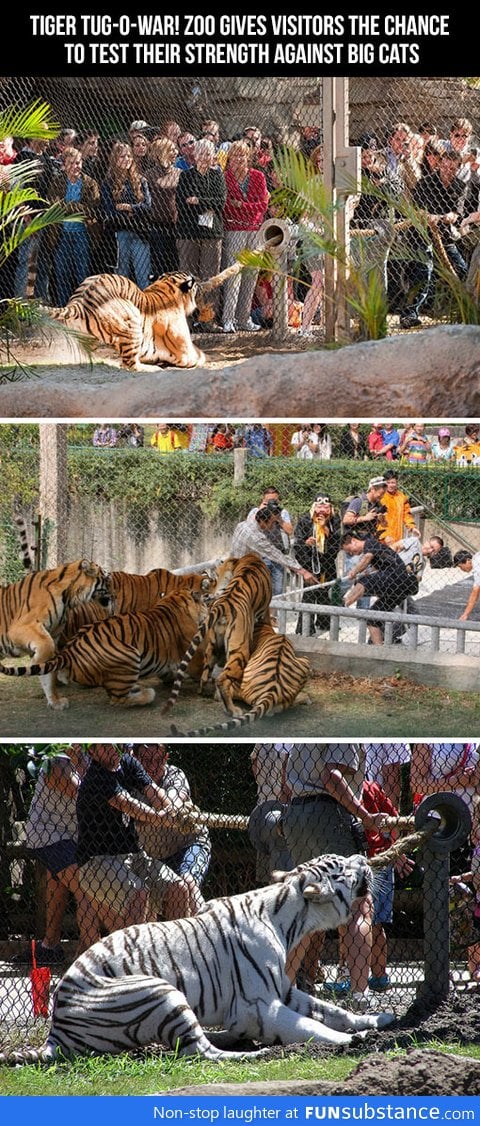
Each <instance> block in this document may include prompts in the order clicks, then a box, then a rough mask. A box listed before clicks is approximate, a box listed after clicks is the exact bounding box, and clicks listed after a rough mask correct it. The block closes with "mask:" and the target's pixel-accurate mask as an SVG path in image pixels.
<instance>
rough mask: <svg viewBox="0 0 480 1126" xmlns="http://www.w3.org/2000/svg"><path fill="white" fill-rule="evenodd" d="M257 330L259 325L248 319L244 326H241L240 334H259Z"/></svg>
mask: <svg viewBox="0 0 480 1126" xmlns="http://www.w3.org/2000/svg"><path fill="white" fill-rule="evenodd" d="M259 330H260V325H257V324H255V321H252V318H251V317H249V318H248V321H247V323H246V324H244V325H242V329H241V331H242V332H259Z"/></svg>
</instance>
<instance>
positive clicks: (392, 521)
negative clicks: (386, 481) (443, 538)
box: [377, 489, 415, 542]
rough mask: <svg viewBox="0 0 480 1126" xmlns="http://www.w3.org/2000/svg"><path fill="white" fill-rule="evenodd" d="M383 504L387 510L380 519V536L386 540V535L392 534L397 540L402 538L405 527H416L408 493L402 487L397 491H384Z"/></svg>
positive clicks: (393, 538)
mask: <svg viewBox="0 0 480 1126" xmlns="http://www.w3.org/2000/svg"><path fill="white" fill-rule="evenodd" d="M381 504H384V505H385V507H386V509H387V511H386V512H385V513H384V515H383V516H381V517H380V520H379V521H378V525H377V527H379V528H380V537H379V538H380V539H381V540H384V539H385V537H386V536H391V537H392V540H394V541H395V542H396V541H397V540H401V539H402V536H403V532H404V528H414V527H415V520H414V518H413V516H412V513H411V511H410V505H409V503H408V497H407V495H406V493H402V491H401V489H397V492H396V493H384V494H383V496H382V500H381Z"/></svg>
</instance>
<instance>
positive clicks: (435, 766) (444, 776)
mask: <svg viewBox="0 0 480 1126" xmlns="http://www.w3.org/2000/svg"><path fill="white" fill-rule="evenodd" d="M465 746H466V744H465V743H432V748H431V752H430V774H431V776H432V779H433V781H434V782H439V783H442V782H445V786H444V787H442V786H439V789H442V788H443V789H445V790H452V789H454V788H453V787H452V785H451V784H449V781H448V776H449V774H451V773H452V771H454V770H458V769H459V768H460V766H461V764H462V760H463V755H464V749H465ZM478 761H479V753H478V749H477V744H476V743H470V749H469V751H468V755H467V758H466V761H465V763H464V765H463V767H462V772H463V771H464V770H472V769H473V768H474V767H475V766H477V763H478ZM454 793H457V794H458V796H459V797H460V798H463V800H464V802H465V804H466V805H468V808H469V810H470V811H471V809H472V799H473V797H474V795H475V793H476V789H475V786H461V787H459V788H458V789H457V790H455V789H454Z"/></svg>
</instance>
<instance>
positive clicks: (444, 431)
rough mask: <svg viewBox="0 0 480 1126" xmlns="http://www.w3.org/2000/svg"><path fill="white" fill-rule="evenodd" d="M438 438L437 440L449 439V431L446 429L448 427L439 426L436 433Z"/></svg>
mask: <svg viewBox="0 0 480 1126" xmlns="http://www.w3.org/2000/svg"><path fill="white" fill-rule="evenodd" d="M438 437H439V438H449V437H450V431H449V429H448V426H441V427H440V430H439V431H438Z"/></svg>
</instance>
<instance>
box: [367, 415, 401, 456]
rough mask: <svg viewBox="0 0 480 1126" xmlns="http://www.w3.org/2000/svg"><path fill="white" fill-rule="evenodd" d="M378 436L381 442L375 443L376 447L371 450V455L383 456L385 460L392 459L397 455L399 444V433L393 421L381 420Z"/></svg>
mask: <svg viewBox="0 0 480 1126" xmlns="http://www.w3.org/2000/svg"><path fill="white" fill-rule="evenodd" d="M380 437H381V439H382V444H381V445H379V444H378V443H377V447H376V449H375V450H374V452H373V456H374V457H376V458H378V457H384V458H386V460H387V461H394V460H395V459H396V458H397V456H398V453H397V451H398V447H399V444H400V433H399V431H398V430H397V428H396V426H394V425H393V422H383V423H381V424H380Z"/></svg>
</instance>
